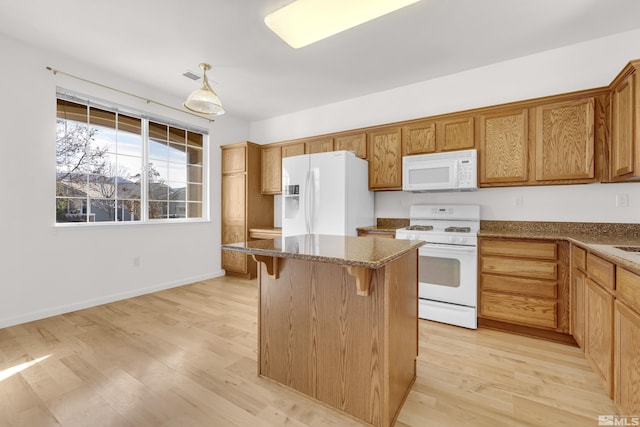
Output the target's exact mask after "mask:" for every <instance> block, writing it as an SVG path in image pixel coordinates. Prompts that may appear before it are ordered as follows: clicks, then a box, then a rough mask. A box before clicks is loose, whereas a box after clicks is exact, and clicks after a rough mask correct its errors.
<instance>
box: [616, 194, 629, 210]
mask: <svg viewBox="0 0 640 427" xmlns="http://www.w3.org/2000/svg"><path fill="white" fill-rule="evenodd" d="M616 207H617V208H628V207H629V194H627V193H620V194H616Z"/></svg>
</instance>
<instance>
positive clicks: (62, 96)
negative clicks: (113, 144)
mask: <svg viewBox="0 0 640 427" xmlns="http://www.w3.org/2000/svg"><path fill="white" fill-rule="evenodd" d="M55 100H56V101H55V102H56V104H55V105H56V107H55V108H56V114H55V120H56V131H57V120H58V117H57V104H58V101H60V100H61V101H68V102H72V103H76V104H81V105H84V106H87V107H90V108H96V109H101V110H105V111H109V112H114V113H117V114H122V115H125V116H129V117H133V118H137V119H140V121H141V133H140V137H141V138H142V153H141V157H142V164H141V175H142V177H141V185H140V199H139V201H140V206H141V214H140V219H139V220H136V221H122V220H119V219H118V212H117V211H118V210H119V208H118V206H119V202H120V201H123V200H125V199H124V198H118V197H116V198H115V199H114V200H115V219H114V220H112V221H98V222H92V221H81V222H73V221H70V222H58V218H57V215H56V213H57V212H56V210H55V209H54V212H53V221H54V226H55V227H60V228H78V227H113V226H116V227H122V226H125V227H128V226H134V225H154V224H155V225H159V224H188V223H207V222H211V219H210V215H211V214H210V200H209V199H210V194H209V185H210V183H209V181H210V179H209V177H210V174H211V170H210V168H211V166H210V158H209V150H210V138H209V130H208V129H206V128H202V127H198V126H194V125H192V124H189V123H185V122H181V121H178V120H174V119H170V118H167V117H164V116H160V115H157V114H151V113H148V112H145V111H141V110H136V109H133V108H130V107H126V106H122V105H119V104H116V103H113V102H109V101H104V100H101V99H97V98H94V97H92V96H87V95H83V94H80V93H77V92H74V91H70V90H67V89H64V88H60V87H57V88H56V97H55ZM150 122H153V123H157V124H161V125H163V126H167V127H168V128H178V129H181V130H184V131H185V133H186V134H187V135H188V132H192V133H196V134H200V135H202V181H201V185H202V200H201V209H202V214H201V217H198V218H187V217H184V218H180V217H177V218H149V203H150V197H149V183H150V180H149V175H148V173H149V170H150V163H149V144H150V140H149V123H150ZM167 143H169V140H167ZM188 147H189V143H188V138H185V148H186V149H188ZM117 155H120V154H117ZM55 161H56V164H57V161H58V157H57V153H56V158H55ZM189 164H190V163H189V161H188V156H187V160H186V161H185V163H184V165H185V168H188V166H189ZM54 176H55V178H54V182H56V183H57V182H58V168H57V167H56V168H55V175H54ZM193 183H194V182H191V181H189V177H188V173H187V177H186V182H185V183H184V184H185V190H184V191H185V193H186V192H188V188H189V185H190V184H193ZM196 184H198V183H196ZM53 196H54V201H55V202H56V204H57V201H58V200H59V199H60V198H63V197H60V196H59V195H58V192H57V185H56V190H54V195H53ZM78 200H86V201H90V200H95V199H94V198H92V197H90V196H88V195H87V197H86V198H84V199H78ZM169 203H170V201H169V200H167V205H168V204H169ZM188 203H189V200H188V199H186V198H185V201H184V204H185V210H187V211H188V207H187V206H188ZM87 215H91V213H88V214H87Z"/></svg>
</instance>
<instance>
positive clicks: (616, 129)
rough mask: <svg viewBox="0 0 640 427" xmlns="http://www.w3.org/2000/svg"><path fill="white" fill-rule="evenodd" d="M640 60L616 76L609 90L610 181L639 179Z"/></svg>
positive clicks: (630, 64)
mask: <svg viewBox="0 0 640 427" xmlns="http://www.w3.org/2000/svg"><path fill="white" fill-rule="evenodd" d="M638 68H640V61H633V62H631V63H629V65H627V66H626V67H625V68H624V70H622V72H621V73H620V74H619V75H618V77H616V79H615V80H614V81H613V83H612V91H611V146H610V152H611V155H610V163H609V171H610V177H609V178H610V180H612V181H619V180H623V179H629V178H634V177H638V176H640V159H638V158H637V154H638V152H639V150H638V147H639V146H640V105H639V104H640V99H639V98H638V97H640V78H639V77H638V73H637V72H636V71H637V69H638Z"/></svg>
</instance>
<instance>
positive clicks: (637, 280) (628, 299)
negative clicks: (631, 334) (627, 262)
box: [616, 267, 640, 313]
mask: <svg viewBox="0 0 640 427" xmlns="http://www.w3.org/2000/svg"><path fill="white" fill-rule="evenodd" d="M616 296H617V297H618V298H619V299H620V300H621V301H622V302H624V303H626V304H627V305H628V306H629V307H632V308H633V309H635V310H637V311H638V313H640V276H638V275H637V274H634V273H632V272H630V271H627V270H625V269H624V268H620V267H618V269H617V271H616Z"/></svg>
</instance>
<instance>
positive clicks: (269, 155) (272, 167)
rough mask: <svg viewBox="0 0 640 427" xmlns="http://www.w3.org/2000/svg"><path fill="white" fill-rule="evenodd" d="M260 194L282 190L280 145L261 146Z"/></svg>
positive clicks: (275, 192)
mask: <svg viewBox="0 0 640 427" xmlns="http://www.w3.org/2000/svg"><path fill="white" fill-rule="evenodd" d="M261 155H262V165H261V172H262V194H280V193H281V192H282V185H281V180H282V151H281V149H280V146H277V147H269V146H266V147H262V150H261Z"/></svg>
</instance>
